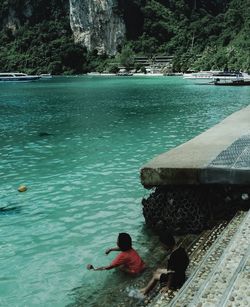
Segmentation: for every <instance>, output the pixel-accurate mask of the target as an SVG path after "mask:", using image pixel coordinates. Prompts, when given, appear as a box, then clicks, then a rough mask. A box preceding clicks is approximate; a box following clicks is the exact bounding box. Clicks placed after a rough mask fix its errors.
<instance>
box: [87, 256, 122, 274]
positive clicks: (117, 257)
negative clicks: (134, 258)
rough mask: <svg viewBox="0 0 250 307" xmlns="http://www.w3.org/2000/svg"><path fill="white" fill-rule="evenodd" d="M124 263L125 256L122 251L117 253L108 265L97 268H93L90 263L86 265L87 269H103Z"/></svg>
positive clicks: (109, 268)
mask: <svg viewBox="0 0 250 307" xmlns="http://www.w3.org/2000/svg"><path fill="white" fill-rule="evenodd" d="M124 263H125V257H124V255H123V253H120V254H119V255H117V256H116V258H115V259H114V260H113V261H112V262H111V264H110V265H107V266H101V267H99V268H94V266H93V265H92V264H88V265H87V269H88V270H93V271H104V270H111V269H113V268H116V267H118V266H121V265H124Z"/></svg>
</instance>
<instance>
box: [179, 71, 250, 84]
mask: <svg viewBox="0 0 250 307" xmlns="http://www.w3.org/2000/svg"><path fill="white" fill-rule="evenodd" d="M247 76H248V77H249V75H247V74H245V73H241V72H227V71H226V72H225V71H224V72H223V71H200V72H197V73H189V74H184V75H183V78H184V79H188V80H193V81H195V83H214V82H215V81H221V82H227V81H239V80H244V79H246V78H247Z"/></svg>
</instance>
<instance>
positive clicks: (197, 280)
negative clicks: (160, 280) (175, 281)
mask: <svg viewBox="0 0 250 307" xmlns="http://www.w3.org/2000/svg"><path fill="white" fill-rule="evenodd" d="M249 214H250V213H249ZM249 214H247V213H245V212H241V213H239V214H237V215H236V216H235V217H234V219H233V220H232V221H231V222H230V223H229V224H228V225H227V227H225V224H224V225H223V223H222V224H221V225H219V226H218V227H217V228H216V227H215V228H214V229H213V230H212V231H211V232H207V233H205V234H204V235H202V236H201V237H200V238H199V239H198V241H197V242H196V243H195V244H194V245H193V247H192V248H191V250H190V251H189V253H190V265H189V268H188V272H187V275H188V276H189V277H188V280H187V281H186V283H185V284H184V286H183V287H182V288H181V289H180V290H179V292H178V293H177V292H175V293H174V292H171V291H169V292H168V293H166V294H164V295H159V296H158V297H157V300H154V301H153V302H152V304H151V305H152V306H172V307H184V306H192V307H193V306H203V305H204V304H206V306H216V305H210V301H211V302H212V304H214V302H216V299H217V301H218V300H219V301H220V299H222V296H223V295H224V296H225V295H226V294H225V293H226V292H228V291H227V289H228V288H227V284H228V282H229V281H230V280H231V279H230V278H232V276H234V273H235V270H237V268H238V265H239V264H240V262H241V260H242V257H243V256H241V258H240V257H236V258H237V261H236V264H234V265H232V269H230V268H229V264H228V263H230V259H231V258H232V257H233V255H234V253H235V243H234V242H237V241H242V238H243V241H244V240H245V242H248V241H247V239H246V237H245V236H246V234H248V235H250V234H249V233H248V232H249V230H248V229H247V227H248V221H249V220H250V215H249ZM235 240H236V241H235ZM242 248H243V250H242V251H241V252H240V253H239V254H240V255H241V254H243V255H245V252H246V244H243V245H242ZM240 250H241V249H240ZM230 257H231V258H230ZM231 260H233V259H231ZM228 261H229V262H228ZM230 264H231V263H230ZM224 266H226V267H227V268H229V269H230V272H231V275H230V274H229V275H230V276H231V277H228V276H227V274H222V273H221V271H223V268H224ZM220 275H222V276H223V279H222V280H223V284H224V280H225V284H224V288H225V289H224V290H223V291H221V290H218V289H221V285H220V284H219V286H218V283H217V284H216V285H217V286H215V287H213V283H210V279H212V280H213V282H214V283H215V282H217V281H218V282H221V280H220V279H219V277H220ZM225 286H226V287H225ZM211 290H212V291H214V292H215V293H214V294H213V295H212V296H211V293H209V291H211ZM217 290H218V291H217ZM228 293H231V292H230V291H229V292H228ZM228 293H227V296H228ZM206 295H207V296H206ZM227 296H226V298H227ZM215 297H216V298H215ZM226 298H224V300H225V299H226ZM204 306H205V305H204ZM218 306H219V305H218ZM220 306H221V305H220Z"/></svg>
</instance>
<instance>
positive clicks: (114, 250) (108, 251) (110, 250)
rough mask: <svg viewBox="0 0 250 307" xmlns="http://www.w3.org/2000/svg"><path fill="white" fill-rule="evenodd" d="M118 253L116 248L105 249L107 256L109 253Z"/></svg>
mask: <svg viewBox="0 0 250 307" xmlns="http://www.w3.org/2000/svg"><path fill="white" fill-rule="evenodd" d="M120 251H121V250H120V248H119V247H118V246H116V247H112V248H108V249H106V251H105V254H106V255H108V254H109V253H110V252H120Z"/></svg>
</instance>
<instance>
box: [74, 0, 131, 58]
mask: <svg viewBox="0 0 250 307" xmlns="http://www.w3.org/2000/svg"><path fill="white" fill-rule="evenodd" d="M115 8H116V0H70V24H71V29H72V31H73V33H74V38H75V42H77V43H81V44H83V45H85V46H86V47H87V49H88V50H94V49H97V50H98V52H99V53H105V52H106V53H107V54H109V55H114V54H115V53H116V49H117V46H118V45H119V44H121V43H122V42H123V40H124V39H125V24H124V22H123V20H122V18H121V17H120V16H119V15H118V14H117V13H116V10H115Z"/></svg>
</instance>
